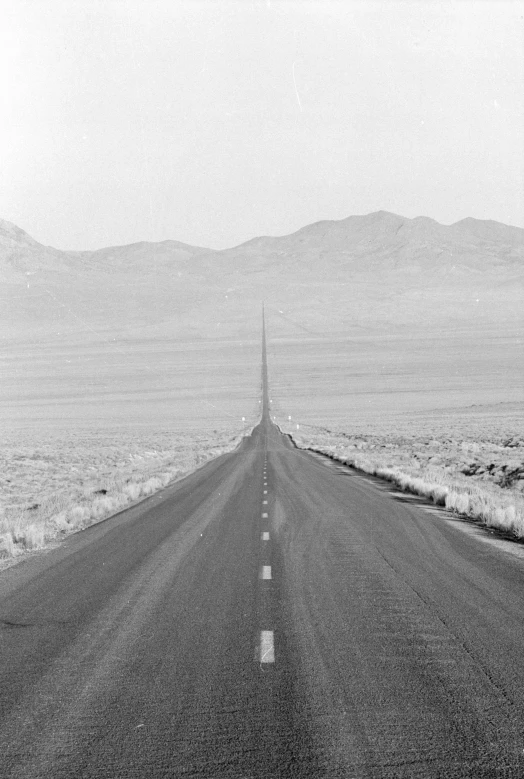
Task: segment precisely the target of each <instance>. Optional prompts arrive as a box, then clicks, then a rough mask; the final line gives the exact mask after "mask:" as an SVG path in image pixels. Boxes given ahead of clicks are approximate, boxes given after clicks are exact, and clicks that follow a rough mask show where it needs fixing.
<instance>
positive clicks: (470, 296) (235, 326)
mask: <svg viewBox="0 0 524 779" xmlns="http://www.w3.org/2000/svg"><path fill="white" fill-rule="evenodd" d="M523 274H524V229H522V228H518V227H511V226H508V225H504V224H502V223H499V222H493V221H482V220H477V219H472V218H467V219H463V220H460V221H459V222H456V223H455V224H453V225H449V226H445V225H441V224H439V223H438V222H436V221H435V220H433V219H430V218H429V217H423V216H422V217H416V218H414V219H407V218H405V217H402V216H398V215H397V214H393V213H390V212H387V211H378V212H375V213H372V214H367V215H364V216H349V217H347V218H345V219H341V220H333V221H330V220H325V221H320V222H316V223H314V224H311V225H306V226H305V227H302V228H301V229H300V230H297V231H296V232H294V233H292V234H290V235H285V236H280V237H271V236H261V237H257V238H253V239H251V240H249V241H246V242H245V243H242V244H240V245H238V246H235V247H233V248H231V249H223V250H211V249H206V248H204V247H198V246H191V245H188V244H185V243H181V242H179V241H173V240H165V241H161V242H156V243H150V242H146V241H140V242H137V243H133V244H129V245H126V246H113V247H107V248H102V249H97V250H90V251H61V250H58V249H54V248H52V247H48V246H43V245H42V244H39V243H38V242H37V241H35V240H34V239H33V238H32V237H31V236H30V235H28V233H26V232H25V231H24V230H22V229H20V228H19V227H17V226H16V225H14V224H12V223H10V222H5V221H3V220H0V282H1V288H0V305H1V313H0V325H1V328H2V329H1V332H2V333H3V335H4V338H6V339H8V340H9V339H13V338H14V339H18V338H24V337H26V336H28V335H31V336H32V337H33V336H34V335H35V334H37V335H38V337H42V338H44V337H56V334H63V333H65V332H66V333H74V332H77V333H78V332H79V331H81V330H82V323H83V325H84V327H85V335H86V337H87V334H88V333H91V335H93V334H97V333H100V334H107V333H115V337H117V336H121V335H122V334H123V333H126V332H127V333H129V332H131V331H132V332H140V331H142V330H144V328H147V331H148V332H149V333H151V334H153V335H154V334H167V335H169V336H172V337H180V338H200V337H215V336H228V337H236V336H242V337H244V336H245V335H246V334H249V333H252V332H255V331H257V328H258V319H257V318H256V312H258V311H259V308H260V303H261V301H262V300H263V299H264V300H266V301H268V302H270V305H271V301H272V303H273V305H274V306H275V310H276V311H284V312H285V317H286V319H285V318H284V314H282V316H281V318H280V319H279V320H277V321H278V323H279V327H280V331H281V333H282V335H285V334H286V333H288V334H293V333H294V332H305V331H307V332H318V333H322V332H332V331H336V332H341V333H343V332H350V331H353V330H354V329H355V328H357V329H362V328H364V329H366V328H377V327H378V328H382V327H396V326H414V325H416V326H430V325H431V326H437V325H439V326H446V327H447V326H452V325H453V323H461V324H462V325H465V324H467V325H468V326H475V323H476V322H480V321H484V322H489V321H497V322H499V321H500V319H501V318H502V321H508V323H510V322H511V323H513V325H515V324H518V323H522V313H521V311H522V308H523V303H524V297H523V292H522V289H523V287H522V281H523ZM286 322H287V324H286ZM293 322H294V323H296V325H295V331H294V330H293V324H290V323H293Z"/></svg>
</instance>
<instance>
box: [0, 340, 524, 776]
mask: <svg viewBox="0 0 524 779" xmlns="http://www.w3.org/2000/svg"><path fill="white" fill-rule="evenodd" d="M263 354H264V356H263V368H262V389H263V414H262V418H261V421H260V423H259V425H258V426H257V427H256V428H255V429H254V430H253V432H252V434H251V435H250V436H249V437H247V438H246V439H245V440H244V441H243V443H242V444H241V446H240V447H239V448H238V450H237V451H235V452H233V453H231V454H227V455H224V456H222V457H219V458H217V459H216V460H214V461H213V462H210V463H209V464H207V465H206V466H205V467H203V468H202V469H200V470H198V471H197V472H195V473H193V474H192V475H190V476H189V477H187V478H186V479H184V480H182V481H180V482H178V483H176V484H174V485H173V486H171V487H169V488H167V489H166V490H164V491H163V492H162V493H160V494H158V495H156V496H153V497H151V498H149V499H147V500H146V501H144V502H143V503H141V504H139V505H137V506H135V507H133V508H131V509H129V510H128V511H126V512H124V513H122V514H120V515H118V516H116V517H113V518H111V519H109V520H107V521H105V522H103V523H101V524H99V525H95V526H93V527H91V528H89V529H88V530H86V531H84V532H82V533H78V534H76V535H75V536H71V537H70V538H69V539H67V540H66V541H65V542H64V543H63V544H62V545H61V546H60V547H59V548H56V549H54V550H52V551H49V552H47V553H45V554H41V555H38V556H35V557H33V558H31V559H28V560H27V561H26V562H23V563H22V564H19V565H17V566H14V567H13V568H11V569H8V570H6V571H4V572H3V573H0V685H1V688H0V776H2V777H5V778H6V779H7V777H9V778H10V779H11V778H13V777H17V778H19V779H32V778H33V777H52V778H53V779H71V778H72V777H75V778H76V777H78V778H80V779H83V778H85V779H87V778H88V777H89V779H91V778H92V779H95V778H96V779H100V778H101V777H107V779H117V778H118V779H120V778H122V779H123V778H124V777H126V778H127V777H136V778H137V779H138V778H140V779H149V778H151V779H156V778H160V777H210V778H211V777H212V778H213V779H220V778H221V777H235V779H259V778H260V779H262V778H263V777H304V778H306V777H307V778H308V779H314V778H315V777H342V778H343V779H350V778H351V777H373V778H374V777H388V778H393V777H424V779H427V777H446V778H449V777H496V776H500V777H522V776H524V619H523V613H524V604H523V593H524V560H523V559H522V557H519V556H518V555H517V554H513V553H511V552H509V551H508V549H509V548H510V547H511V544H509V542H508V543H507V549H506V548H505V547H504V543H502V542H501V543H499V544H497V543H490V542H489V541H485V540H483V539H482V537H481V535H482V531H481V530H480V529H478V530H477V529H475V528H474V527H473V528H472V527H469V529H468V532H466V530H465V526H464V523H462V522H461V521H459V520H453V519H450V518H447V517H446V515H445V514H444V513H443V512H440V513H439V512H433V513H431V512H429V511H428V510H426V509H425V508H424V506H422V505H420V503H419V502H418V501H413V500H408V499H404V498H402V497H400V496H395V495H391V494H390V489H391V488H390V487H389V486H387V485H385V484H382V483H380V482H379V481H377V480H374V479H371V478H369V477H365V476H363V475H359V474H356V473H353V472H351V471H350V470H348V469H345V468H342V467H339V466H336V465H335V464H334V463H332V462H331V461H329V460H327V459H324V458H321V457H319V456H317V455H314V454H312V453H308V452H305V451H300V450H297V449H296V448H295V447H294V446H293V444H292V443H291V442H290V440H289V439H288V438H287V437H286V436H283V435H282V434H281V433H280V432H279V430H278V428H277V427H276V426H275V425H274V424H273V423H272V422H271V419H270V415H269V411H268V391H267V371H266V360H265V345H264V349H263ZM513 548H515V549H516V550H517V551H518V549H519V547H518V546H517V545H513Z"/></svg>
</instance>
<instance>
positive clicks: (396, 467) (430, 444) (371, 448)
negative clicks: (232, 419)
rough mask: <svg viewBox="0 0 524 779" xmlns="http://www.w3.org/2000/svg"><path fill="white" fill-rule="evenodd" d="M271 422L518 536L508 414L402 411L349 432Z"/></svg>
mask: <svg viewBox="0 0 524 779" xmlns="http://www.w3.org/2000/svg"><path fill="white" fill-rule="evenodd" d="M502 405H504V404H502ZM279 424H280V426H281V428H282V429H283V430H284V431H285V432H288V433H290V434H291V435H292V437H293V439H294V441H295V443H296V444H297V445H298V446H300V447H302V448H308V449H312V450H314V451H317V452H321V453H323V454H326V455H328V456H329V457H331V458H333V459H335V460H338V461H340V462H342V463H345V464H347V465H349V466H351V467H354V468H357V469H358V470H361V471H364V472H365V473H369V474H372V475H374V476H378V477H380V478H383V479H386V480H388V481H390V482H392V483H393V484H395V486H396V487H398V488H399V489H401V490H403V491H405V492H411V493H413V494H415V495H421V496H423V497H425V498H428V499H429V500H432V501H433V502H434V503H435V504H437V505H440V506H444V507H445V508H447V509H448V510H450V511H453V512H455V513H457V514H460V515H463V516H466V517H470V518H473V519H476V520H478V521H480V522H482V523H483V524H485V525H487V526H489V527H493V528H497V529H499V530H503V531H505V532H509V533H511V534H513V535H514V536H516V537H517V538H524V429H523V422H522V418H521V417H517V416H514V414H513V413H511V414H506V415H504V414H503V413H500V414H498V415H497V414H495V415H489V414H486V413H482V411H481V410H479V411H475V409H473V410H469V411H468V413H459V412H447V413H442V412H441V413H436V414H434V415H429V414H426V415H418V416H417V415H409V416H408V415H402V416H401V417H398V418H396V419H389V420H381V421H380V422H378V421H377V422H375V423H374V424H373V423H372V424H370V423H369V422H368V423H367V425H366V423H354V424H353V425H351V427H352V431H351V432H341V431H334V430H331V429H328V428H327V427H320V426H313V425H307V424H305V425H304V424H301V425H300V428H299V430H298V431H297V429H296V425H291V424H290V423H287V424H286V423H285V422H282V423H280V422H279ZM379 431H380V432H379Z"/></svg>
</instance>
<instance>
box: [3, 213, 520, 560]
mask: <svg viewBox="0 0 524 779" xmlns="http://www.w3.org/2000/svg"><path fill="white" fill-rule="evenodd" d="M523 259H524V230H521V229H519V228H514V227H510V226H507V225H502V224H500V223H497V222H487V221H480V220H474V219H466V220H462V221H461V222H458V223H456V224H455V225H451V226H444V225H440V224H439V223H437V222H435V221H434V220H431V219H428V218H427V217H420V218H417V219H406V218H404V217H401V216H398V215H396V214H390V213H388V212H377V213H374V214H368V215H366V216H352V217H348V218H347V219H344V220H340V221H336V222H319V223H316V224H314V225H309V226H307V227H304V228H303V229H302V230H299V231H298V232H297V233H294V234H293V235H290V236H283V237H280V238H273V237H261V238H256V239H253V240H252V241H248V242H247V243H246V244H242V245H241V246H239V247H234V248H233V249H230V250H222V251H213V250H210V249H205V248H202V247H191V246H187V245H185V244H180V243H178V242H176V241H164V242H162V243H157V244H153V243H149V244H148V243H146V242H143V243H140V244H132V245H130V246H125V247H110V248H107V249H101V250H98V251H90V252H64V251H58V250H56V249H53V248H51V247H45V246H42V245H40V244H38V243H37V242H36V241H34V240H33V239H32V238H31V237H30V236H29V235H27V233H25V232H24V231H23V230H21V229H20V228H18V227H17V226H15V225H12V224H10V223H8V222H0V274H1V275H0V282H1V290H0V307H1V308H0V332H1V334H2V336H1V341H0V359H1V370H2V381H1V385H0V428H1V447H0V457H1V459H2V468H1V475H0V479H1V499H0V512H1V513H0V555H1V556H2V557H3V559H4V560H6V561H7V560H9V561H12V560H14V559H18V558H20V557H21V556H23V555H24V554H27V553H34V551H35V550H38V549H40V548H43V547H46V546H48V545H49V544H53V543H57V542H58V541H59V539H60V537H62V536H63V535H66V534H68V533H70V532H74V531H75V530H78V529H81V528H82V527H85V526H86V525H87V524H90V523H92V522H95V521H99V520H100V519H103V518H105V517H106V516H108V515H110V514H111V513H114V512H115V511H117V510H120V509H121V508H123V507H125V506H126V505H128V504H129V503H130V502H133V501H135V500H139V499H141V498H143V497H144V496H147V495H149V494H152V493H153V492H154V491H155V490H158V489H161V488H163V487H165V486H166V485H167V484H169V483H170V482H171V481H173V480H174V479H177V478H180V477H181V476H183V475H184V474H185V473H187V472H188V471H190V470H191V469H193V468H195V467H198V465H199V464H200V463H201V462H203V461H205V460H206V459H208V458H209V457H212V456H215V455H216V454H218V453H220V452H223V451H227V450H228V449H231V448H234V447H235V446H236V445H237V444H238V442H239V441H240V439H241V437H242V435H243V434H245V433H246V432H247V431H248V430H250V429H251V428H252V427H253V426H254V425H255V424H256V422H257V420H258V416H259V401H260V336H261V312H262V305H264V307H265V317H266V329H267V338H268V370H269V384H270V397H271V413H272V416H273V417H274V419H275V421H276V422H277V423H278V424H279V426H281V427H282V429H283V430H285V431H286V432H288V433H290V434H291V435H292V436H293V437H294V439H295V441H296V443H297V445H300V446H306V447H309V448H315V449H317V450H318V451H323V452H324V453H326V454H328V455H329V456H333V457H336V458H338V459H340V460H342V461H343V462H345V463H347V464H349V465H352V466H354V467H359V468H362V469H363V470H367V471H368V472H370V473H375V474H377V475H379V476H383V477H385V478H389V479H391V480H394V481H396V484H397V486H399V487H401V488H402V489H407V490H411V491H417V490H418V492H419V493H420V494H422V495H425V496H426V497H429V498H430V499H433V500H434V501H435V502H437V503H440V504H441V505H443V506H446V505H447V508H448V509H449V510H452V511H456V512H458V513H463V514H464V515H470V516H474V517H475V518H476V519H478V520H480V521H481V522H484V523H487V524H490V525H494V526H496V527H499V528H502V529H505V530H506V531H508V532H510V533H512V534H513V535H514V536H515V537H521V536H522V535H524V513H523V485H524V481H523V474H524V471H523V467H524V466H523V460H524V422H523V414H522V412H523V409H524V394H523V381H522V379H523V361H522V356H523V355H522V336H523V314H522V312H523V311H524V305H523V304H524V294H523V283H522V282H523V276H524V265H523ZM416 479H418V483H417V484H418V487H417V485H416V484H415V483H414V480H416ZM428 484H429V485H430V487H431V489H430V488H428V487H427V485H428ZM424 485H426V486H424ZM435 485H437V486H438V487H439V489H436V487H435ZM453 495H454V496H455V497H451V496H453ZM460 495H462V496H463V497H462V498H461V499H460V500H458V498H457V496H460ZM464 495H466V496H469V497H467V499H466V498H465V497H464ZM479 495H480V496H481V497H480V498H479V497H478V496H479ZM486 496H487V497H486ZM446 500H447V504H446ZM457 500H458V502H457ZM475 501H476V502H475ZM497 512H498V513H497Z"/></svg>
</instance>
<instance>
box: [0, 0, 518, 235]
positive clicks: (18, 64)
mask: <svg viewBox="0 0 524 779" xmlns="http://www.w3.org/2000/svg"><path fill="white" fill-rule="evenodd" d="M0 89H1V101H2V102H1V103H0V110H1V112H2V117H1V121H0V155H1V157H0V159H1V170H0V218H4V219H8V220H9V221H12V222H15V223H16V224H18V225H19V226H20V227H23V228H24V229H25V230H27V231H28V232H29V233H30V234H31V235H32V236H33V237H34V238H36V239H37V240H39V241H41V242H42V243H45V244H50V245H53V246H56V247H58V248H62V249H67V248H71V249H87V248H98V247H102V246H108V245H112V244H123V243H131V242H132V241H137V240H164V239H166V238H173V239H177V240H181V241H184V242H187V243H191V244H197V245H203V246H210V247H213V248H223V247H226V246H233V245H235V244H238V243H240V242H242V241H244V240H247V239H249V238H252V237H254V236H256V235H267V234H269V235H279V234H285V233H290V232H293V231H294V230H296V229H298V228H300V227H302V226H303V225H305V224H308V223H310V222H314V221H317V220H319V219H342V218H344V217H346V216H349V215H350V214H365V213H369V212H371V211H376V210H379V209H385V210H388V211H394V212H396V213H399V214H402V215H404V216H408V217H414V216H417V215H426V216H431V217H433V218H434V219H437V220H438V221H440V222H443V223H445V224H450V223H451V222H454V221H457V220H458V219H462V218H464V217H466V216H474V217H476V218H479V219H496V220H498V221H502V222H506V223H508V224H514V225H521V226H524V144H523V138H524V133H523V130H524V122H523V116H524V2H510V1H509V0H507V1H506V0H496V2H487V1H484V0H475V1H474V2H465V1H464V0H454V1H453V2H451V1H450V2H432V1H431V0H420V1H419V2H401V0H381V1H379V2H373V1H372V0H365V2H351V0H346V2H329V1H327V0H323V1H322V2H320V0H318V2H307V1H306V0H301V1H300V2H286V1H285V0H253V1H252V2H251V1H250V0H241V1H240V2H226V1H225V0H208V1H207V2H198V1H197V0H178V1H177V0H146V1H145V2H141V0H0Z"/></svg>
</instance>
